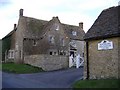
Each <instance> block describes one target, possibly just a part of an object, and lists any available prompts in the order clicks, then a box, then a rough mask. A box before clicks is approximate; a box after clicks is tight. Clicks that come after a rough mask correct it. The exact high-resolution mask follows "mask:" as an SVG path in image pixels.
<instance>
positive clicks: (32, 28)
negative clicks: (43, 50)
mask: <svg viewBox="0 0 120 90" xmlns="http://www.w3.org/2000/svg"><path fill="white" fill-rule="evenodd" d="M22 18H24V21H25V22H26V25H27V30H26V31H25V33H26V34H25V38H34V37H36V38H42V37H43V36H44V35H45V33H46V32H47V30H45V28H46V27H47V26H49V25H51V24H52V22H54V21H52V20H50V21H45V20H40V19H35V18H31V17H25V16H22ZM57 19H58V17H57ZM58 21H59V19H58ZM61 25H62V27H63V29H64V31H65V33H66V34H67V36H68V37H69V38H71V39H77V40H83V36H84V35H85V32H84V30H82V29H81V28H80V27H79V26H73V25H68V24H63V23H61ZM73 30H74V31H76V32H77V35H76V36H73V35H72V31H73ZM28 32H29V33H28ZM31 35H32V36H31Z"/></svg>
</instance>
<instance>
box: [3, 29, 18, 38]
mask: <svg viewBox="0 0 120 90" xmlns="http://www.w3.org/2000/svg"><path fill="white" fill-rule="evenodd" d="M15 31H16V29H14V30H12V31H11V32H10V33H8V34H7V35H6V36H5V37H3V38H2V40H3V39H5V38H7V37H9V36H11V35H12V34H13V33H14V32H15Z"/></svg>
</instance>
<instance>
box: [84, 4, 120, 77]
mask: <svg viewBox="0 0 120 90" xmlns="http://www.w3.org/2000/svg"><path fill="white" fill-rule="evenodd" d="M119 17H120V6H116V7H110V8H108V9H105V10H103V11H102V12H101V14H100V15H99V16H98V18H97V19H96V21H95V22H94V24H93V25H92V26H91V28H90V29H89V30H88V32H87V33H86V35H85V37H84V40H85V41H86V46H85V62H84V79H101V78H119V77H120V18H119Z"/></svg>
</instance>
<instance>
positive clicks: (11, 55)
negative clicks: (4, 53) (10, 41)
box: [8, 50, 14, 59]
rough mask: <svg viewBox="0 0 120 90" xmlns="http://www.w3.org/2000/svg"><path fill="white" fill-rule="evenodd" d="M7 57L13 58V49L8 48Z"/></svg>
mask: <svg viewBox="0 0 120 90" xmlns="http://www.w3.org/2000/svg"><path fill="white" fill-rule="evenodd" d="M8 58H9V59H13V58H14V50H9V51H8Z"/></svg>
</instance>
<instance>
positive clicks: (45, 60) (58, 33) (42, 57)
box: [2, 9, 85, 70]
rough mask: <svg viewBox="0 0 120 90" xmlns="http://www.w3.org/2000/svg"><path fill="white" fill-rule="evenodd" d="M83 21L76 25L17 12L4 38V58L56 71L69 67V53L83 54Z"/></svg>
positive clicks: (56, 18)
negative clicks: (15, 22)
mask: <svg viewBox="0 0 120 90" xmlns="http://www.w3.org/2000/svg"><path fill="white" fill-rule="evenodd" d="M84 35H85V32H84V30H83V23H82V22H81V23H79V26H73V25H67V24H63V23H61V22H60V20H59V18H58V17H53V18H52V19H51V20H50V21H45V20H39V19H35V18H31V17H26V16H23V9H20V11H19V20H18V25H16V24H14V29H13V31H11V32H10V33H9V34H8V35H6V36H5V37H4V38H3V39H2V40H3V46H4V47H3V49H4V50H3V57H4V58H3V60H5V61H7V62H9V61H12V62H15V63H26V64H31V65H33V66H38V67H42V68H43V69H44V70H56V69H61V68H67V67H68V59H69V55H71V54H72V55H73V56H75V55H76V54H80V55H81V56H83V54H84V41H83V36H84Z"/></svg>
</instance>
